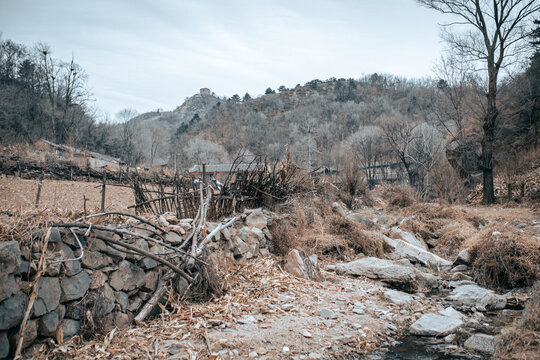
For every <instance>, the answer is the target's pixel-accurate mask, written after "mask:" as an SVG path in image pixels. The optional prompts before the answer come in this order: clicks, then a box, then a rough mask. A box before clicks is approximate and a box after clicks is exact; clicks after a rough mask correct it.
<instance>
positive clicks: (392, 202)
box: [381, 185, 418, 208]
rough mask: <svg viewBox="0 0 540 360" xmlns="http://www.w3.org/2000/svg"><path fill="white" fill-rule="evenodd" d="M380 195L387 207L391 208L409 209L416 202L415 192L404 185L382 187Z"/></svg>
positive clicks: (416, 195)
mask: <svg viewBox="0 0 540 360" xmlns="http://www.w3.org/2000/svg"><path fill="white" fill-rule="evenodd" d="M381 195H382V198H383V199H384V200H386V202H387V203H388V205H389V206H390V207H393V208H404V207H409V206H411V205H413V204H415V203H416V202H418V194H417V193H416V191H415V190H414V189H413V188H412V187H410V186H406V185H390V186H384V187H383V188H382V192H381Z"/></svg>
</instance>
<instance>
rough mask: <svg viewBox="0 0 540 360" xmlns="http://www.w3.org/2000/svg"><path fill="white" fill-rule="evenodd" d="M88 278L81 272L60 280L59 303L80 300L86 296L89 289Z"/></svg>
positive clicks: (84, 272)
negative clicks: (60, 294) (60, 292)
mask: <svg viewBox="0 0 540 360" xmlns="http://www.w3.org/2000/svg"><path fill="white" fill-rule="evenodd" d="M90 282H91V279H90V276H89V275H88V273H87V272H86V271H81V272H80V273H78V274H77V275H75V276H72V277H65V278H63V279H62V284H61V287H62V297H61V302H62V303H64V302H66V301H71V300H75V299H80V298H82V297H83V296H84V294H86V291H87V290H88V288H89V287H90Z"/></svg>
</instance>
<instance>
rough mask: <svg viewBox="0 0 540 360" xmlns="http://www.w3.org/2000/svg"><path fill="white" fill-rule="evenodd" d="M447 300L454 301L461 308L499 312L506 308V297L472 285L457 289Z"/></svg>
mask: <svg viewBox="0 0 540 360" xmlns="http://www.w3.org/2000/svg"><path fill="white" fill-rule="evenodd" d="M447 299H449V300H452V301H454V302H455V303H456V304H457V305H460V306H465V307H477V308H479V309H482V308H485V309H488V310H491V309H493V310H499V309H504V308H505V306H506V298H505V297H504V296H502V295H497V294H495V293H494V292H493V291H492V290H488V289H485V288H483V287H480V286H478V285H472V284H467V285H461V286H458V287H456V288H455V289H454V290H453V291H452V293H450V296H448V298H447Z"/></svg>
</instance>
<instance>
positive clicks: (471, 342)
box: [464, 334, 495, 354]
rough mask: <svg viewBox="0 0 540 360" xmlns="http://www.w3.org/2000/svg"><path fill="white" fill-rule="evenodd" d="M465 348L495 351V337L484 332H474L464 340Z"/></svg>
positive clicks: (491, 352)
mask: <svg viewBox="0 0 540 360" xmlns="http://www.w3.org/2000/svg"><path fill="white" fill-rule="evenodd" d="M464 345H465V348H467V349H470V350H475V351H480V352H483V353H487V354H493V353H494V352H495V337H494V336H491V335H486V334H474V335H473V336H471V337H470V338H468V339H467V341H465V344H464Z"/></svg>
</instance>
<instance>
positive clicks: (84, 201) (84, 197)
mask: <svg viewBox="0 0 540 360" xmlns="http://www.w3.org/2000/svg"><path fill="white" fill-rule="evenodd" d="M82 200H83V214H84V217H86V195H83V197H82Z"/></svg>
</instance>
